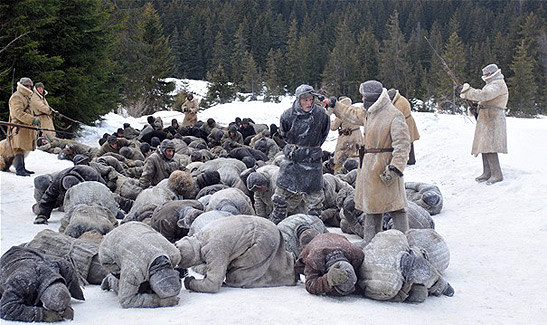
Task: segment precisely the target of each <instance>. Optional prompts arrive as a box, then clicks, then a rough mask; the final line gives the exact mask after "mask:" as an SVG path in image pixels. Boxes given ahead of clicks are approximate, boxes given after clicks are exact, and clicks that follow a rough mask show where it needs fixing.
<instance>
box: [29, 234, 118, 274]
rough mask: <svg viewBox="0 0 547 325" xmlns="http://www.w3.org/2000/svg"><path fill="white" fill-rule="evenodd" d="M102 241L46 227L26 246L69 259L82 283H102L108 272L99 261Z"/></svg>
mask: <svg viewBox="0 0 547 325" xmlns="http://www.w3.org/2000/svg"><path fill="white" fill-rule="evenodd" d="M100 243H101V242H100V241H99V240H92V239H77V238H73V237H70V236H67V235H65V234H62V233H59V232H56V231H53V230H51V229H45V230H42V231H40V232H39V233H37V234H36V236H34V238H33V239H32V240H31V241H30V242H28V243H27V244H25V247H28V248H34V249H38V250H41V251H44V252H45V253H47V254H50V255H54V256H58V257H61V258H64V259H68V260H69V261H70V262H71V263H72V265H73V266H74V269H75V270H76V272H78V275H79V280H80V283H83V284H88V283H90V284H101V282H102V280H103V278H104V277H105V276H106V274H107V272H106V271H105V270H104V269H103V267H102V266H101V264H100V262H99V244H100Z"/></svg>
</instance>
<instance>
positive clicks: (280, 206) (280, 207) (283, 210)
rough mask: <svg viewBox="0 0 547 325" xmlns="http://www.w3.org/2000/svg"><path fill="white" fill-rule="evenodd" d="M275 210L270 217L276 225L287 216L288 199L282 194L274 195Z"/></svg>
mask: <svg viewBox="0 0 547 325" xmlns="http://www.w3.org/2000/svg"><path fill="white" fill-rule="evenodd" d="M272 203H273V210H272V213H271V214H270V215H269V217H268V219H270V221H271V222H273V223H275V224H276V225H277V224H278V223H280V222H281V221H282V220H283V219H285V218H286V217H287V201H286V200H285V199H284V198H282V197H281V196H279V195H277V194H274V195H273V196H272Z"/></svg>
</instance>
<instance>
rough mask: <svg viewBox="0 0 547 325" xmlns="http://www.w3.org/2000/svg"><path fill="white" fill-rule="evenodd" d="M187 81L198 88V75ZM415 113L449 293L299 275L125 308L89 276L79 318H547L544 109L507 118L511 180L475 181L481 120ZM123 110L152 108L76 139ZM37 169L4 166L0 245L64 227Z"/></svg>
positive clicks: (271, 107)
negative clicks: (350, 291)
mask: <svg viewBox="0 0 547 325" xmlns="http://www.w3.org/2000/svg"><path fill="white" fill-rule="evenodd" d="M191 86H194V87H196V86H195V83H192V84H191ZM193 91H195V92H196V94H198V95H201V94H204V93H203V92H201V93H200V92H199V90H193ZM201 91H203V89H201ZM291 101H292V99H291V98H290V97H287V98H285V99H284V101H283V102H282V103H280V104H265V103H262V102H244V103H241V102H235V103H231V104H224V105H218V106H216V107H213V108H210V109H208V110H206V111H203V112H200V113H199V114H198V116H199V118H200V119H202V120H206V119H207V118H209V117H213V118H215V119H216V120H217V122H220V123H222V124H227V123H228V122H230V121H232V120H234V118H235V117H236V116H239V117H241V118H244V117H251V118H252V119H253V120H254V121H255V122H257V123H266V124H270V123H277V124H278V123H279V116H280V115H281V113H282V111H283V110H284V109H286V108H288V107H289V105H290V104H291ZM154 115H159V116H162V119H163V120H164V124H169V123H170V120H171V118H178V120H179V121H182V118H183V115H182V114H180V113H176V112H171V111H167V112H158V113H156V114H154ZM413 115H414V117H415V119H416V122H417V125H418V128H419V131H420V135H421V138H420V140H418V141H417V142H415V150H416V160H417V164H416V165H415V166H409V167H408V168H407V169H406V170H405V180H406V181H421V182H429V183H433V184H436V185H437V186H439V188H440V189H441V192H442V193H443V195H444V208H443V211H442V212H441V213H440V214H439V215H436V216H434V217H433V218H434V220H435V223H436V230H437V231H438V232H439V233H440V234H441V235H442V236H443V237H444V238H445V240H446V241H447V243H448V246H449V248H450V251H451V263H450V266H449V267H448V269H447V271H446V272H445V277H446V279H447V280H448V281H449V282H450V283H451V284H452V286H453V287H454V289H455V295H454V296H453V297H451V298H449V297H440V298H438V297H429V298H428V299H427V300H426V301H425V302H424V303H422V304H404V303H390V302H379V301H374V300H370V299H365V298H363V297H360V296H357V295H353V296H350V297H343V298H333V297H324V296H313V295H311V294H308V293H307V292H306V290H305V288H304V285H303V283H301V282H299V283H298V285H297V286H295V287H278V288H265V289H237V288H227V287H223V288H222V289H221V290H220V292H218V293H215V294H205V293H196V292H189V291H187V290H182V292H181V293H180V295H179V297H180V303H179V305H178V306H175V307H170V308H160V309H128V310H127V309H122V308H121V307H120V304H119V303H118V301H117V297H116V296H115V294H114V293H112V292H103V291H101V290H100V288H99V286H87V287H85V290H84V294H85V296H86V301H85V302H77V301H75V300H73V307H74V310H75V317H74V322H75V323H76V324H99V323H127V324H152V323H154V324H155V323H162V324H165V323H172V324H181V323H183V322H184V323H190V324H202V323H229V324H233V323H245V324H258V323H261V324H272V323H291V324H293V323H304V322H306V323H327V322H329V323H334V324H342V323H344V324H363V323H365V324H368V323H374V324H388V323H394V322H399V323H402V324H423V323H424V322H427V323H431V324H436V323H443V324H465V323H474V324H475V323H478V324H492V323H502V324H513V323H519V324H542V323H543V324H547V304H546V303H545V301H547V281H545V270H547V257H546V254H545V250H546V249H547V219H546V218H547V168H546V167H545V163H546V161H547V153H546V151H545V141H546V140H547V118H541V119H515V118H508V119H507V127H508V131H507V133H508V147H509V154H507V155H500V161H501V167H502V170H503V172H504V177H505V180H504V181H503V182H501V183H497V184H494V185H491V186H487V185H485V184H484V183H483V184H478V183H476V182H475V181H474V178H475V177H476V176H477V175H479V174H480V173H481V168H482V164H481V160H480V157H473V156H472V155H471V154H470V152H471V143H472V139H473V132H474V124H473V123H472V122H471V121H470V120H469V119H465V118H463V117H462V116H455V115H437V114H433V113H413ZM125 121H129V122H130V123H131V124H132V126H134V127H139V128H140V127H141V126H142V125H143V124H144V123H145V121H146V117H141V118H139V119H133V118H124V117H121V116H120V115H116V114H113V113H110V114H107V115H106V116H105V120H104V121H103V122H102V123H101V125H100V126H99V127H97V128H88V129H86V130H85V132H84V134H83V136H82V138H80V141H82V142H85V143H88V144H93V145H97V139H98V137H100V136H101V135H102V133H103V132H113V131H115V130H116V129H117V128H118V127H121V126H122V123H123V122H125ZM335 143H336V134H335V133H334V132H331V134H330V135H329V138H328V139H327V142H326V143H325V145H324V146H323V147H324V149H326V150H331V151H332V150H333V149H334V146H335ZM26 164H27V168H28V169H31V170H34V171H36V172H37V174H38V175H39V174H44V173H50V172H53V171H58V170H61V169H63V168H66V167H70V166H71V163H70V162H69V161H60V160H57V159H56V157H55V156H54V155H52V154H48V153H45V152H41V151H34V152H32V153H30V155H29V156H28V157H27V159H26ZM33 178H34V177H25V178H23V177H17V176H15V173H14V168H13V167H12V168H11V172H9V173H6V172H2V173H0V186H1V197H0V200H1V201H0V218H1V252H2V254H3V253H4V252H5V251H7V250H8V249H9V248H10V247H11V246H13V245H17V244H20V243H23V242H26V241H29V240H30V239H32V238H33V237H34V235H35V234H36V233H37V232H39V231H40V230H42V229H45V228H50V229H53V230H57V229H58V228H59V226H60V219H61V217H62V213H61V212H58V211H55V212H54V213H53V214H52V217H51V219H50V223H49V225H47V226H43V225H34V224H33V223H32V221H33V219H34V215H33V213H32V211H31V206H32V204H33V203H34V198H33V183H32V182H33ZM330 230H331V231H335V232H340V231H339V229H338V230H336V229H333V228H330ZM350 238H351V239H352V240H355V239H356V238H357V237H356V236H350ZM2 322H4V321H2ZM5 323H9V322H5Z"/></svg>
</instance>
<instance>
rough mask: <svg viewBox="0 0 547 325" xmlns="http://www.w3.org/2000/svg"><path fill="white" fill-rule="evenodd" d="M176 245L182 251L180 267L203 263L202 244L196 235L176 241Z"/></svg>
mask: <svg viewBox="0 0 547 325" xmlns="http://www.w3.org/2000/svg"><path fill="white" fill-rule="evenodd" d="M175 246H177V248H178V249H179V252H180V257H181V259H180V263H179V267H180V268H189V267H192V266H195V265H198V264H199V263H201V261H202V258H201V244H200V242H199V240H198V239H197V238H196V237H194V236H190V237H183V238H182V239H181V240H179V241H177V242H176V243H175Z"/></svg>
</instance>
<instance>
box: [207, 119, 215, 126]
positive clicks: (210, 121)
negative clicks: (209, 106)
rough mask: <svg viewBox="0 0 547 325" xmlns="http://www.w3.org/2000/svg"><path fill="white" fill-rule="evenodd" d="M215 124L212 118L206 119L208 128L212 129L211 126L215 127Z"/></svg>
mask: <svg viewBox="0 0 547 325" xmlns="http://www.w3.org/2000/svg"><path fill="white" fill-rule="evenodd" d="M215 123H216V122H215V120H214V119H212V118H208V119H207V125H209V126H210V127H212V126H213V125H215Z"/></svg>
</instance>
